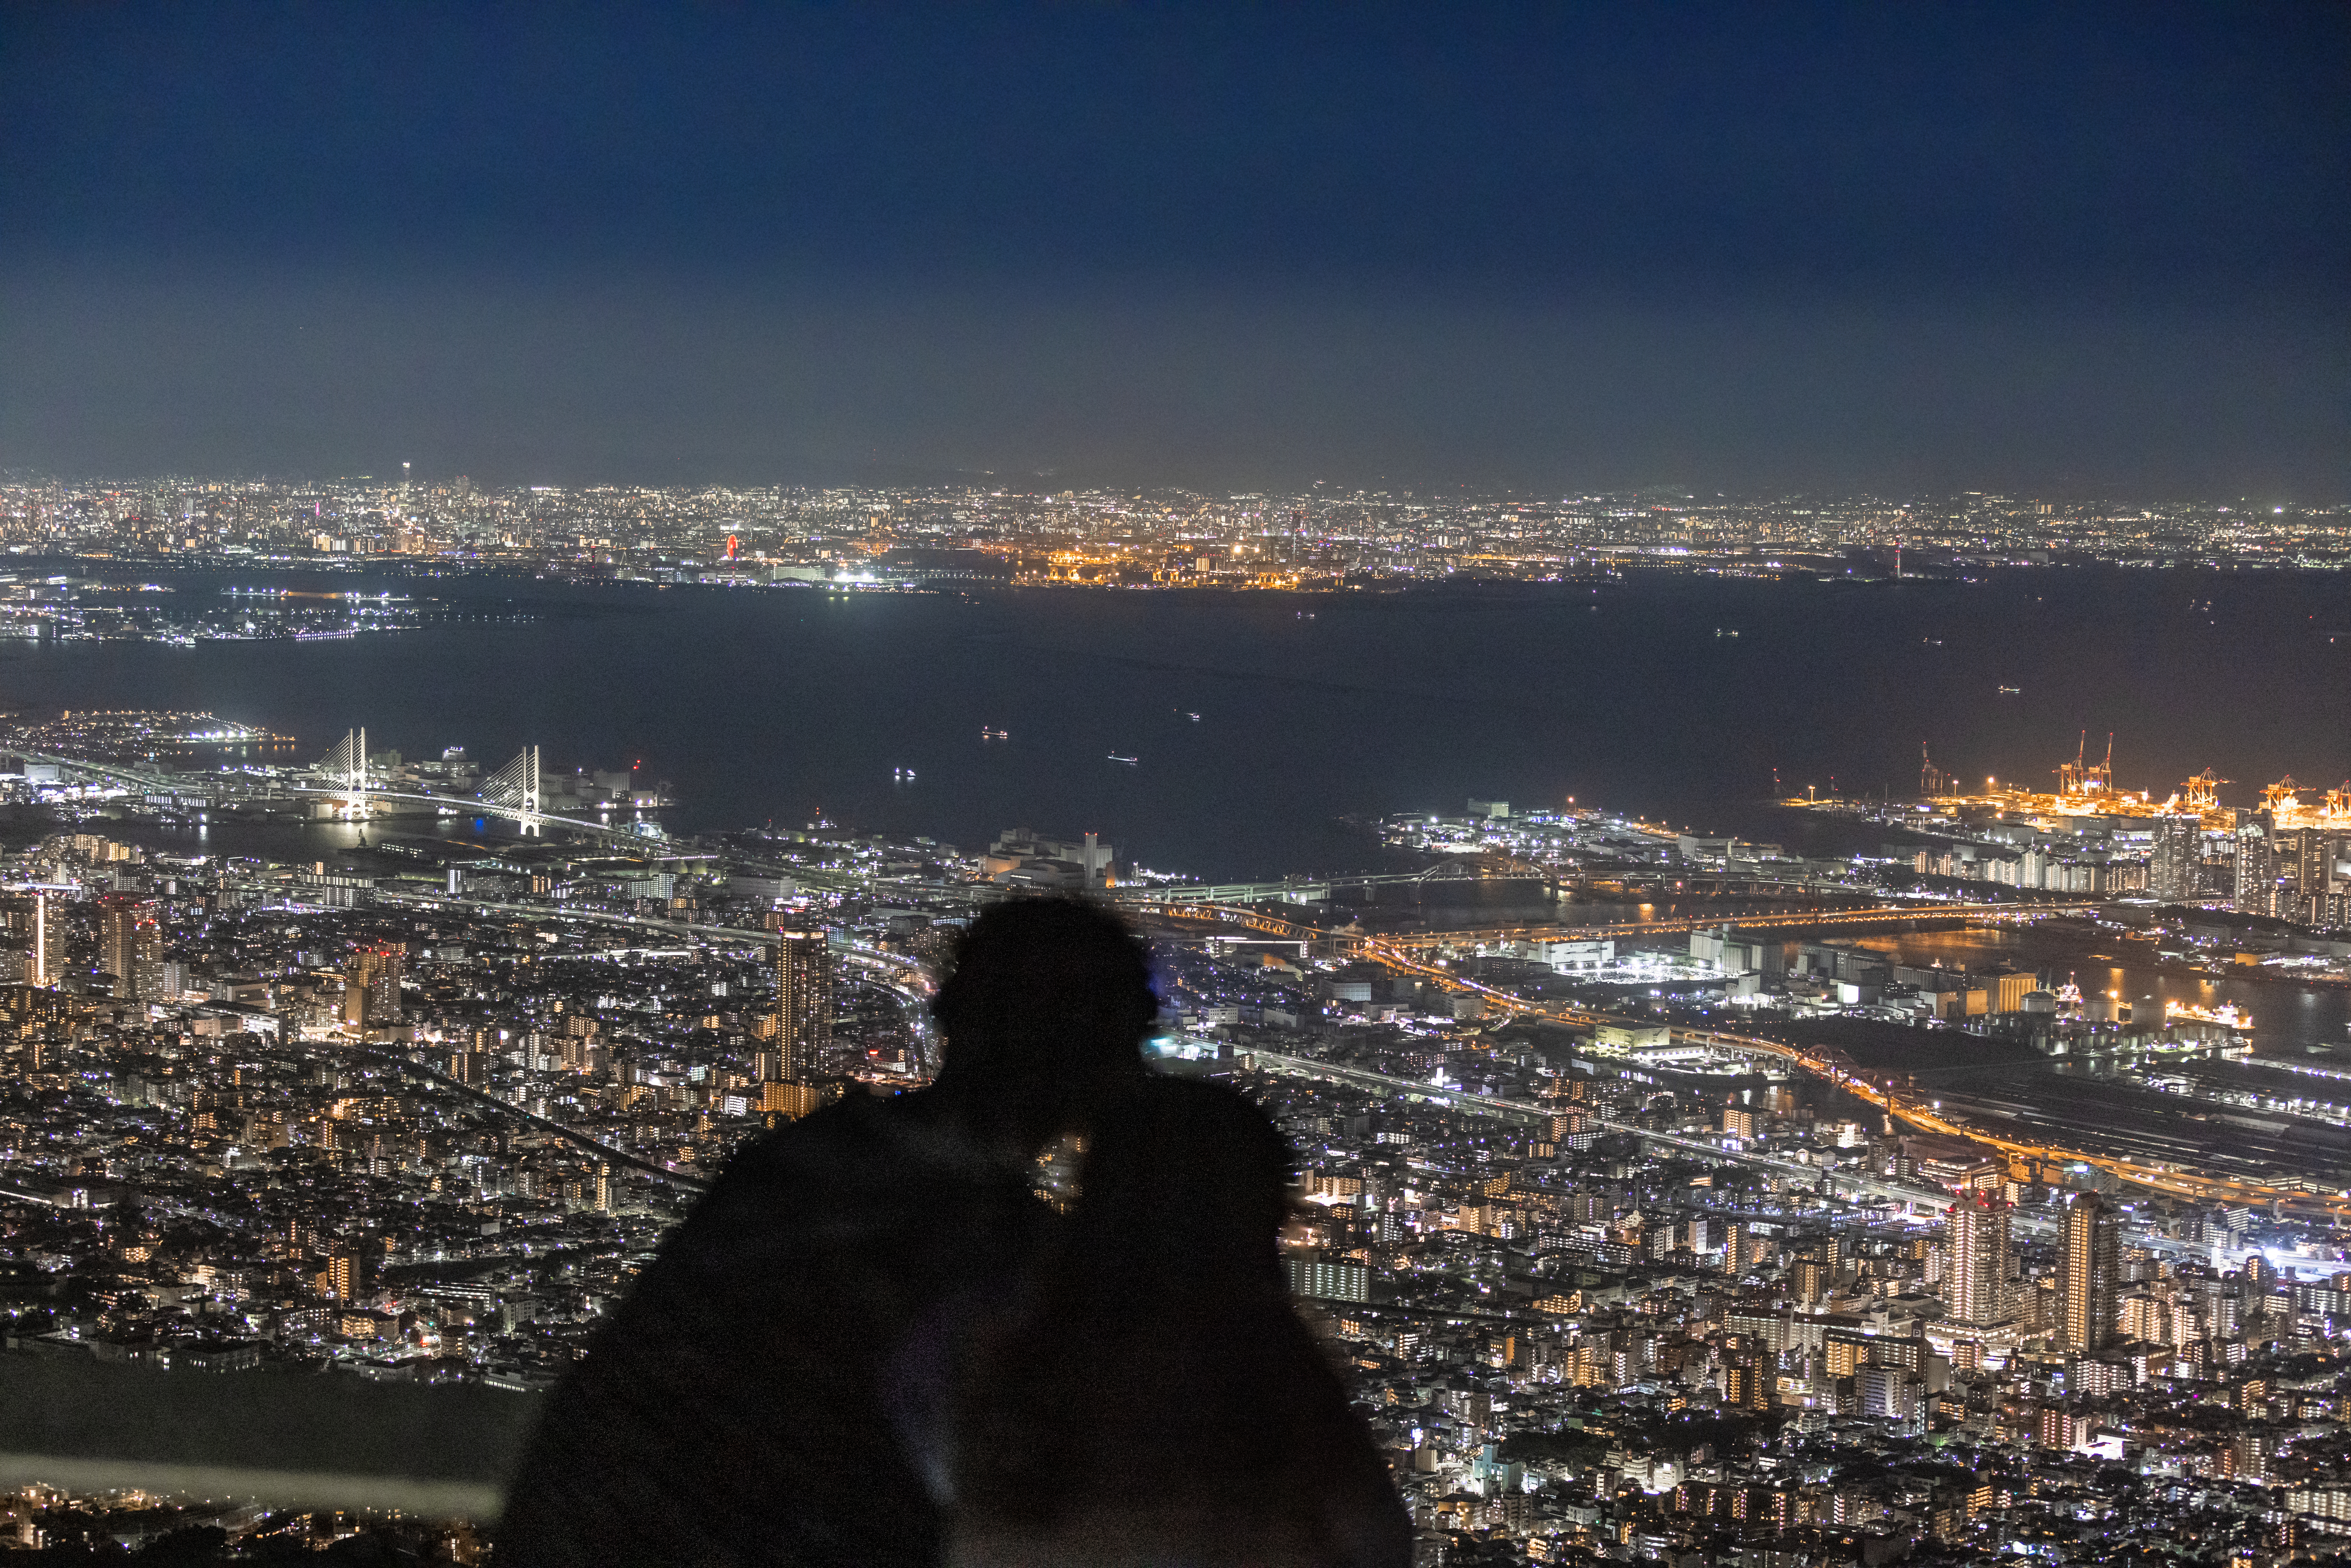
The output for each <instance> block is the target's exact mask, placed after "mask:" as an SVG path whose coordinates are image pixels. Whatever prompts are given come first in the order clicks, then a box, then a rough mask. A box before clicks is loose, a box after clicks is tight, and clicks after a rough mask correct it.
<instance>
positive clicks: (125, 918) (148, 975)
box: [98, 893, 163, 999]
mask: <svg viewBox="0 0 2351 1568" xmlns="http://www.w3.org/2000/svg"><path fill="white" fill-rule="evenodd" d="M98 967H99V968H101V969H103V970H105V971H106V972H107V973H108V974H110V975H111V976H113V977H114V994H115V995H116V996H118V997H121V998H126V999H145V998H152V997H154V996H156V995H157V994H159V993H160V991H161V990H162V976H163V923H162V916H161V915H160V913H159V912H158V910H157V908H156V905H155V902H154V900H152V899H148V898H132V897H129V896H127V895H125V894H119V893H118V894H107V895H106V896H105V897H103V898H100V899H99V901H98Z"/></svg>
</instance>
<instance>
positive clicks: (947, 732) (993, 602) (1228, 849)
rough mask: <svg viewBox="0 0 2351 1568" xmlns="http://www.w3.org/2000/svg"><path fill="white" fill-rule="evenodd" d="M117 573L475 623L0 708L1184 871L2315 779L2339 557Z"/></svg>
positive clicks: (202, 667) (1779, 832) (1798, 830)
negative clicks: (1445, 575)
mask: <svg viewBox="0 0 2351 1568" xmlns="http://www.w3.org/2000/svg"><path fill="white" fill-rule="evenodd" d="M12 564H14V565H16V566H17V568H18V569H19V570H41V569H42V567H43V566H44V565H47V566H48V567H49V568H50V569H51V570H73V571H77V572H86V571H89V570H91V566H90V563H87V562H62V561H60V562H56V563H39V562H34V561H31V560H28V559H24V558H19V559H17V560H16V561H15V562H13V563H12ZM114 575H122V574H121V573H115V574H114ZM139 575H140V576H141V578H143V580H161V581H166V582H170V583H172V585H173V586H175V587H176V588H177V589H178V591H179V593H178V595H177V596H176V597H178V598H180V599H181V600H182V601H183V602H193V601H198V600H201V599H203V598H204V597H205V596H207V595H210V594H214V593H216V592H218V591H219V590H220V589H221V588H222V587H224V586H226V585H228V584H229V583H231V582H235V583H236V584H239V585H243V586H256V585H267V586H294V587H328V588H336V589H350V588H352V587H354V586H367V587H370V588H371V589H372V588H375V587H382V588H389V589H392V590H393V591H405V592H409V593H413V594H417V595H430V596H432V597H434V598H436V599H438V600H440V601H444V604H445V606H446V607H447V608H450V609H452V610H455V611H457V612H473V613H478V614H481V615H483V616H485V617H499V619H485V620H481V621H474V622H462V621H461V622H456V623H452V624H443V625H437V626H433V627H428V628H426V629H424V630H421V631H415V632H398V633H392V634H381V635H374V636H369V637H362V638H358V639H352V640H345V641H327V642H308V643H291V642H255V643H203V644H199V645H197V646H194V647H191V648H172V647H165V646H160V645H156V644H152V643H64V644H36V643H13V642H12V643H5V644H0V706H5V707H7V708H11V709H15V710H17V711H20V712H23V713H25V714H26V715H27V716H46V715H48V714H53V713H54V712H55V711H56V710H57V709H60V708H84V707H153V708H183V709H204V710H209V711H211V712H213V713H215V714H217V715H220V716H223V717H226V718H233V719H237V720H241V721H244V722H246V723H251V724H258V725H264V726H266V727H270V728H272V729H276V730H280V731H286V732H290V733H292V734H294V735H295V736H297V737H299V740H300V742H301V746H300V753H301V754H302V755H305V756H307V755H308V754H310V753H312V752H317V753H321V754H322V753H324V752H325V751H326V750H327V749H328V748H329V747H330V746H332V745H333V744H334V743H335V741H337V740H338V739H339V738H340V737H341V735H342V733H343V731H344V730H345V729H346V728H348V727H352V726H355V725H364V726H365V727H367V731H368V739H369V743H370V745H371V747H375V748H379V749H380V748H383V747H396V748H398V749H400V750H401V751H402V752H403V753H406V754H408V755H410V756H412V757H413V756H417V755H437V754H438V753H439V752H440V751H441V750H442V748H443V747H449V746H463V747H466V748H467V749H468V751H469V752H471V753H472V755H473V756H474V757H475V758H476V759H478V760H483V761H486V762H487V763H488V764H489V765H491V766H496V764H497V763H498V762H500V761H502V760H503V759H505V758H507V757H510V756H512V755H513V754H514V753H515V752H516V751H517V749H518V748H519V747H522V746H523V745H525V744H526V743H535V744H537V745H538V746H539V747H541V748H542V758H543V761H544V765H545V766H546V767H547V768H550V769H555V768H565V769H568V768H627V767H631V766H640V767H641V768H642V770H643V773H644V774H646V775H649V776H652V777H655V778H661V779H668V780H670V781H671V783H672V785H673V787H674V790H675V792H676V794H677V797H678V800H679V804H678V806H677V808H676V809H675V810H674V811H673V812H671V813H670V814H669V820H670V821H671V823H672V825H673V827H674V828H677V829H682V830H685V831H693V830H697V829H705V828H726V827H738V826H748V825H758V824H763V823H768V822H773V823H775V824H776V825H778V826H779V827H781V826H798V825H801V824H804V823H806V822H808V821H811V820H813V819H815V818H816V817H817V816H818V815H819V814H820V813H821V814H822V815H823V816H824V817H826V818H828V819H830V820H831V821H834V822H836V823H840V824H844V825H853V826H860V827H864V828H869V829H872V830H889V831H899V832H910V833H920V834H926V835H929V836H931V837H933V838H935V839H938V840H941V841H946V842H950V843H955V844H958V845H962V846H965V847H967V848H968V847H975V846H978V845H982V844H985V843H986V842H987V841H988V840H989V839H990V838H992V837H993V836H994V835H995V834H996V833H997V832H998V831H1000V830H1002V829H1005V828H1009V827H1030V828H1034V829H1036V830H1038V831H1040V832H1046V833H1053V834H1061V833H1078V832H1082V831H1097V832H1100V833H1101V834H1102V836H1103V837H1104V838H1105V839H1107V840H1108V841H1111V842H1112V843H1113V844H1115V845H1116V846H1117V847H1118V850H1119V852H1120V853H1121V855H1122V857H1129V858H1133V859H1135V860H1138V861H1140V862H1143V863H1144V864H1145V865H1147V866H1150V867H1153V868H1155V869H1162V870H1168V871H1180V872H1186V873H1194V874H1196V875H1199V876H1203V877H1207V878H1210V879H1239V878H1260V877H1271V876H1278V875H1282V874H1285V873H1319V872H1332V871H1342V870H1355V869H1364V868H1366V867H1369V866H1372V865H1374V864H1377V863H1380V861H1381V857H1380V855H1379V852H1378V851H1377V848H1376V845H1375V843H1374V840H1373V838H1372V837H1371V836H1370V834H1369V833H1367V832H1366V831H1363V830H1362V829H1361V828H1360V827H1359V826H1357V825H1355V824H1356V823H1357V822H1359V821H1362V820H1364V819H1368V818H1374V817H1377V816H1379V815H1381V814H1384V813H1388V812H1396V811H1431V812H1458V811H1460V810H1463V809H1464V806H1465V803H1466V802H1467V800H1468V799H1469V798H1470V797H1472V796H1476V797H1479V798H1480V799H1499V800H1509V801H1510V802H1511V803H1512V805H1513V807H1514V808H1517V809H1520V810H1526V809H1540V808H1546V807H1557V806H1562V805H1564V804H1565V803H1566V802H1567V801H1568V800H1569V799H1570V798H1571V797H1572V798H1573V800H1576V801H1577V802H1578V803H1580V804H1583V805H1597V806H1602V807H1606V808H1611V809H1614V810H1623V811H1627V812H1634V813H1639V814H1642V815H1645V816H1647V817H1650V818H1652V819H1662V820H1666V821H1670V822H1671V823H1673V824H1674V825H1676V826H1684V825H1687V826H1688V827H1691V828H1694V829H1696V830H1698V831H1704V832H1717V833H1719V832H1735V833H1738V834H1740V835H1741V836H1743V837H1747V838H1750V839H1757V840H1763V841H1779V842H1782V843H1785V844H1787V845H1788V846H1789V847H1790V848H1792V849H1796V848H1808V849H1812V850H1814V851H1833V850H1851V849H1861V848H1872V847H1875V845H1876V843H1877V842H1879V841H1882V840H1883V839H1884V837H1885V836H1886V835H1885V834H1883V833H1882V832H1879V831H1877V830H1876V829H1855V828H1851V827H1847V826H1845V825H1843V824H1840V823H1837V822H1835V821H1830V820H1828V819H1825V818H1823V817H1819V816H1816V815H1813V814H1811V813H1802V812H1791V811H1785V810H1780V809H1777V808H1774V807H1772V806H1771V804H1770V803H1769V802H1770V801H1771V799H1772V798H1773V797H1774V795H1775V794H1777V793H1781V792H1793V791H1798V790H1802V789H1804V788H1806V787H1808V786H1811V787H1816V788H1817V789H1819V790H1820V791H1821V792H1822V793H1823V794H1828V793H1831V792H1833V791H1842V792H1844V793H1847V794H1856V793H1865V794H1870V795H1876V794H1878V793H1880V792H1882V791H1887V790H1891V791H1894V792H1896V793H1897V794H1898V793H1901V792H1904V791H1907V790H1913V789H1916V788H1917V779H1918V764H1919V747H1920V745H1921V743H1922V742H1923V743H1925V744H1927V745H1928V746H1930V747H1932V750H1933V755H1934V758H1935V761H1936V762H1937V763H1938V765H1939V766H1942V767H1945V768H1949V769H1951V770H1952V771H1954V772H1956V773H1958V774H1959V775H1960V776H1961V777H1963V778H1966V779H1976V778H1979V777H1981V776H1983V775H1995V776H1999V777H2001V778H2004V779H2017V780H2021V781H2025V782H2028V783H2045V782H2046V781H2047V780H2049V779H2051V778H2052V777H2053V770H2054V769H2055V768H2056V767H2057V765H2058V764H2059V763H2060V762H2061V761H2066V760H2070V759H2071V758H2073V756H2074V751H2075V748H2076V746H2077V745H2079V744H2081V738H2082V737H2083V736H2084V735H2085V734H2086V735H2087V737H2088V743H2087V744H2088V747H2089V751H2090V754H2091V756H2092V758H2093V759H2094V760H2095V758H2097V757H2098V756H2100V755H2102V754H2103V753H2104V751H2105V747H2106V743H2107V742H2106V737H2107V736H2108V734H2109V732H2111V733H2112V735H2113V737H2114V740H2113V746H2114V758H2115V777H2116V782H2117V784H2118V785H2120V786H2121V787H2124V788H2128V789H2137V788H2141V787H2146V788H2151V789H2155V790H2156V791H2157V792H2158V796H2160V795H2162V794H2163V793H2166V792H2168V790H2169V789H2172V788H2173V787H2174V786H2175V785H2176V784H2177V783H2178V782H2179V780H2180V779H2185V778H2187V777H2188V776H2189V774H2191V773H2193V772H2195V771H2197V770H2198V769H2200V768H2206V767H2210V768H2214V769H2215V770H2216V771H2217V772H2218V773H2219V774H2220V776H2221V777H2222V778H2224V779H2231V780H2234V781H2235V782H2234V783H2233V784H2232V785H2231V787H2230V788H2229V789H2226V790H2225V791H2224V794H2223V799H2224V800H2235V801H2250V800H2251V799H2252V796H2253V794H2254V792H2255V791H2256V790H2258V789H2259V788H2260V786H2262V784H2265V783H2267V782H2269V781H2271V780H2272V779H2276V778H2278V777H2280V776H2282V775H2283V774H2286V773H2289V772H2290V773H2292V774H2293V775H2294V777H2295V778H2297V779H2300V780H2302V781H2303V782H2304V784H2306V785H2307V784H2324V783H2326V782H2328V781H2333V780H2339V779H2344V778H2345V777H2346V775H2351V581H2346V579H2345V578H2344V577H2343V576H2341V575H2339V574H2328V573H2290V572H2257V573H2256V572H2231V573H2214V572H2207V571H2192V570H2121V569H2078V570H2077V569H2060V570H2016V571H2007V572H1999V573H1994V574H1992V575H1991V576H1990V577H1989V578H1988V579H1986V580H1980V581H1972V582H1970V581H1926V580H1907V581H1903V582H1898V583H1893V582H1878V583H1861V582H1852V581H1845V580H1838V581H1834V582H1824V581H1821V580H1816V579H1813V578H1810V577H1807V578H1803V579H1801V580H1783V581H1776V582H1774V581H1756V580H1732V579H1721V578H1712V577H1693V576H1686V575H1679V574H1667V573H1657V574H1650V575H1641V574H1635V575H1633V576H1630V577H1627V578H1625V579H1622V580H1613V581H1608V582H1604V583H1602V584H1599V585H1598V586H1593V585H1591V584H1583V585H1578V586H1574V587H1567V586H1560V587H1501V588H1475V587H1463V588H1430V589H1416V590H1413V591H1401V592H1384V593H1371V592H1357V593H1343V594H1312V595H1295V596H1292V595H1282V594H1249V595H1225V594H1217V593H1205V592H1203V593H1191V592H1143V591H1104V590H1081V589H1067V590H1061V589H1035V590H991V591H981V592H977V593H971V594H964V593H956V592H945V593H931V592H921V593H848V594H842V593H831V592H827V591H821V590H814V589H807V588H769V589H743V588H717V587H710V588H702V587H684V586H677V587H667V588H658V587H655V586H653V585H649V584H622V585H614V586H599V587H587V588H582V587H574V586H569V585H566V584H561V583H554V582H545V581H539V580H533V579H529V578H501V577H490V576H480V575H475V576H448V577H438V578H434V577H413V576H402V577H391V576H384V577H367V578H359V577H354V576H351V575H348V574H335V575H321V574H306V573H286V572H264V571H258V570H251V571H245V572H240V573H237V574H235V575H234V577H229V576H218V575H204V574H197V573H185V574H165V575H162V576H158V574H156V573H154V572H152V571H150V572H145V573H141V574H139ZM517 613H520V614H524V615H527V616H528V617H530V619H528V620H525V621H521V622H515V621H512V620H507V619H504V617H507V616H511V615H514V614H517ZM1734 633H1735V634H1734ZM2003 686H2014V687H2018V688H2021V689H2020V690H2019V691H2017V692H2015V693H2013V694H2004V693H2002V691H2001V687H2003ZM983 728H987V729H1001V730H1004V731H1006V732H1008V736H1009V738H1008V739H1005V740H1001V741H988V740H983V739H982V737H981V732H982V730H983ZM1113 756H1116V757H1131V758H1134V759H1135V760H1134V761H1133V762H1131V763H1130V762H1121V761H1114V760H1113ZM899 769H908V770H911V771H912V774H913V778H912V779H911V780H908V779H904V778H903V777H901V776H899V775H898V774H897V771H896V770H899Z"/></svg>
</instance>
